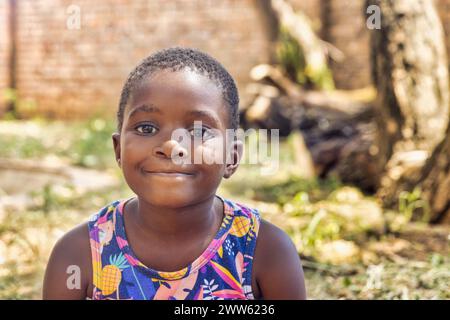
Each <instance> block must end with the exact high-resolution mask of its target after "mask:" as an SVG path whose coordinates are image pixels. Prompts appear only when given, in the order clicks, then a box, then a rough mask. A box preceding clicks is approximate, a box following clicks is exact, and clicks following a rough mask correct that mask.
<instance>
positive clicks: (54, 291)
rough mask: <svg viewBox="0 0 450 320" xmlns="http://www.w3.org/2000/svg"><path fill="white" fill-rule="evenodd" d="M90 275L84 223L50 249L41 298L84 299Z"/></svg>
mask: <svg viewBox="0 0 450 320" xmlns="http://www.w3.org/2000/svg"><path fill="white" fill-rule="evenodd" d="M91 275H92V266H91V251H90V244H89V231H88V222H85V223H82V224H80V225H78V226H76V227H75V228H73V229H72V230H70V231H69V232H67V233H66V234H65V235H64V236H63V237H62V238H61V239H59V240H58V241H57V242H56V244H55V246H54V247H53V250H52V253H51V255H50V259H49V261H48V264H47V269H46V271H45V277H44V285H43V292H42V297H43V299H52V300H57V299H64V300H65V299H67V300H69V299H85V298H86V297H87V292H88V287H89V282H90V279H91V278H92V277H91ZM78 280H79V281H78Z"/></svg>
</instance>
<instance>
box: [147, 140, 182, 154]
mask: <svg viewBox="0 0 450 320" xmlns="http://www.w3.org/2000/svg"><path fill="white" fill-rule="evenodd" d="M154 154H155V155H156V156H160V157H161V156H162V157H165V158H169V159H179V158H185V157H186V156H187V154H188V152H187V150H186V148H184V147H183V146H182V145H180V144H179V143H178V142H177V141H176V140H168V141H166V142H164V143H163V144H162V145H161V146H158V147H155V149H154Z"/></svg>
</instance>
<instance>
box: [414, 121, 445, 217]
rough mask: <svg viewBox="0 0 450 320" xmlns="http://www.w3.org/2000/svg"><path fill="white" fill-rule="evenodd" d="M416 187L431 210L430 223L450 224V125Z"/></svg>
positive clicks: (424, 168)
mask: <svg viewBox="0 0 450 320" xmlns="http://www.w3.org/2000/svg"><path fill="white" fill-rule="evenodd" d="M418 186H420V187H421V190H422V196H423V197H424V199H426V200H428V203H429V204H430V209H431V217H430V222H432V223H438V222H442V223H450V125H449V127H448V129H447V136H446V138H445V139H444V141H442V143H440V144H439V145H438V146H437V147H436V149H435V150H434V152H433V155H432V156H431V157H430V159H428V161H427V163H426V165H425V166H424V167H423V169H422V172H421V177H420V181H419V183H418Z"/></svg>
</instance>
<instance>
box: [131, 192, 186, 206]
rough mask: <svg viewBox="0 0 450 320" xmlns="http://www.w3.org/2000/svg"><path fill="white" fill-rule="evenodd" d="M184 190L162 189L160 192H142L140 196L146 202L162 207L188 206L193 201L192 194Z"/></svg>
mask: <svg viewBox="0 0 450 320" xmlns="http://www.w3.org/2000/svg"><path fill="white" fill-rule="evenodd" d="M189 195H190V194H189V193H187V192H185V191H182V190H180V191H178V192H177V190H176V189H172V190H162V192H161V193H159V192H158V193H152V194H142V195H140V197H141V198H142V199H144V200H145V201H146V202H147V203H149V204H151V205H153V206H157V207H164V208H181V207H185V206H188V205H190V204H192V203H193V202H195V200H194V201H193V198H192V196H189Z"/></svg>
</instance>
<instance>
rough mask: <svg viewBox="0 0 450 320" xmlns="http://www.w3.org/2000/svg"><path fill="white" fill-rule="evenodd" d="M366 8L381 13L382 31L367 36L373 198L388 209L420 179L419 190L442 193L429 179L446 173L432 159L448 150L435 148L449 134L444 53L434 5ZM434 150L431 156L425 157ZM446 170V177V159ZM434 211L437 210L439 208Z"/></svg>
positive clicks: (384, 2)
mask: <svg viewBox="0 0 450 320" xmlns="http://www.w3.org/2000/svg"><path fill="white" fill-rule="evenodd" d="M366 5H367V6H369V5H377V6H378V7H379V8H380V10H381V29H379V30H377V29H375V30H373V31H372V33H371V47H372V48H371V49H372V50H371V52H372V77H373V81H374V84H375V86H376V88H377V91H378V95H377V101H376V103H375V104H376V115H377V116H376V121H377V126H378V133H377V138H376V142H375V149H376V154H377V157H376V159H377V160H376V161H377V162H376V167H377V172H378V177H379V178H378V195H379V196H380V197H381V198H382V199H383V201H384V203H385V205H387V206H392V205H394V204H396V199H398V195H399V193H400V192H401V191H402V190H410V189H411V188H412V187H413V186H417V185H419V184H420V183H421V181H423V182H424V186H428V185H430V184H431V185H435V184H436V183H437V184H438V185H439V186H436V185H435V186H434V189H435V190H442V187H443V185H442V183H444V184H445V183H447V185H448V179H447V180H445V178H442V179H443V180H441V179H438V180H440V182H437V181H430V179H432V178H431V176H435V177H436V178H437V177H441V175H442V173H443V172H441V171H442V170H444V171H445V165H444V166H443V167H439V169H438V168H435V167H434V166H435V164H436V163H435V162H436V161H437V160H436V159H438V158H439V159H442V158H443V157H444V158H446V157H447V158H448V150H449V149H448V143H442V144H441V145H440V147H438V148H436V147H437V146H438V145H439V144H440V143H441V142H442V141H443V140H444V138H445V137H446V132H447V133H448V131H446V130H447V125H448V123H449V80H448V70H447V57H446V49H445V42H444V35H443V29H442V25H441V23H440V20H439V17H438V15H437V12H436V9H435V7H434V3H433V1H429V0H415V1H410V0H395V1H394V0H367V1H366ZM447 136H448V134H447ZM447 140H448V138H447ZM446 147H447V148H446ZM435 148H436V150H437V151H436V154H435V155H433V157H431V158H430V155H431V154H432V153H433V150H434V149H435ZM438 149H439V150H441V151H438ZM445 152H447V153H446V154H445ZM428 158H430V159H431V160H430V161H433V162H430V161H428V163H427V165H426V166H425V167H428V170H426V171H427V172H428V175H431V176H429V177H426V176H427V174H425V173H424V171H423V170H422V168H424V164H425V162H426V161H427V159H428ZM432 159H435V160H432ZM440 161H442V160H440ZM444 162H445V161H444ZM446 168H447V177H448V160H447V167H446ZM424 170H425V169H424ZM436 170H438V171H439V172H437V171H436ZM444 176H445V173H444ZM446 181H447V182H446ZM425 182H426V183H425ZM447 190H448V188H447ZM427 192H428V190H427V191H426V192H425V194H428V193H427ZM428 197H431V198H433V197H434V196H432V195H431V194H428ZM431 198H430V199H429V200H431ZM447 204H448V199H447ZM438 207H439V208H440V209H442V205H439V206H438ZM438 207H436V210H438ZM444 207H445V205H444ZM447 207H448V206H447ZM435 214H439V213H437V212H435Z"/></svg>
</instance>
